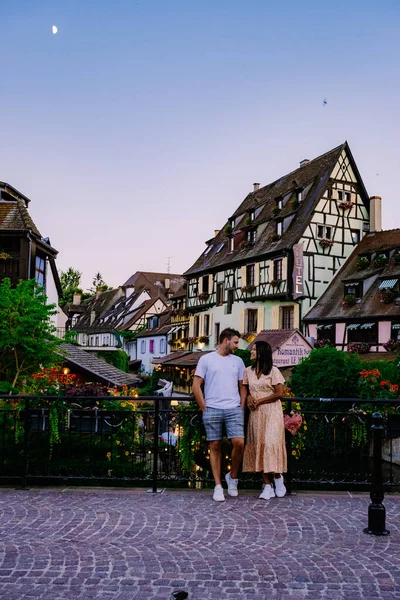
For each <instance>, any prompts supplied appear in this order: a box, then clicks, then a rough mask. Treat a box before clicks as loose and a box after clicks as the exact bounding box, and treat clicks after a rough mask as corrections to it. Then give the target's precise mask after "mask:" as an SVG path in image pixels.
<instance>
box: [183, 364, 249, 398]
mask: <svg viewBox="0 0 400 600" xmlns="http://www.w3.org/2000/svg"><path fill="white" fill-rule="evenodd" d="M244 369H245V366H244V362H243V361H242V359H241V358H239V357H238V356H234V355H233V354H228V355H227V356H221V354H218V352H210V354H206V355H204V356H202V357H201V358H200V360H199V362H198V364H197V368H196V373H195V375H198V376H199V377H202V378H203V379H204V400H205V403H206V405H207V407H208V408H237V407H238V406H240V394H239V386H238V381H241V380H242V379H243V373H244Z"/></svg>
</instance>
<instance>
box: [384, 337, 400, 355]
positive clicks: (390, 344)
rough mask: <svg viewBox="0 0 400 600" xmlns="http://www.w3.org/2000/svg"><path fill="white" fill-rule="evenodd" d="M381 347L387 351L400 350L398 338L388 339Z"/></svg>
mask: <svg viewBox="0 0 400 600" xmlns="http://www.w3.org/2000/svg"><path fill="white" fill-rule="evenodd" d="M383 347H384V348H385V350H386V351H387V352H400V340H394V339H390V340H388V341H387V342H386V344H383Z"/></svg>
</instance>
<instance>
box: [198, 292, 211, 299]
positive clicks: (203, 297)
mask: <svg viewBox="0 0 400 600" xmlns="http://www.w3.org/2000/svg"><path fill="white" fill-rule="evenodd" d="M209 297H210V294H209V293H208V292H201V293H200V294H199V300H208V299H209Z"/></svg>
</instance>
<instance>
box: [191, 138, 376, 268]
mask: <svg viewBox="0 0 400 600" xmlns="http://www.w3.org/2000/svg"><path fill="white" fill-rule="evenodd" d="M343 150H346V153H347V154H348V156H349V160H350V162H351V166H352V168H353V171H354V172H355V174H356V177H357V180H358V183H359V186H360V194H361V197H362V199H363V201H364V202H365V204H368V202H369V198H368V194H367V192H366V190H365V187H364V184H363V182H362V179H361V177H360V174H359V172H358V169H357V165H356V164H355V162H354V159H353V157H352V154H351V152H350V148H349V146H348V144H347V142H345V143H344V144H341V145H340V146H338V147H337V148H334V149H333V150H330V151H329V152H326V153H325V154H323V155H322V156H319V157H318V158H315V159H313V160H311V161H309V162H308V163H307V164H306V165H305V166H303V167H299V168H298V169H296V170H295V171H292V172H290V173H288V174H287V175H284V176H283V177H281V178H280V179H277V180H276V181H274V182H273V183H270V184H269V185H266V186H265V187H262V188H260V189H258V190H256V191H253V192H251V193H250V194H248V195H247V196H246V198H245V199H244V200H243V202H242V203H241V204H240V206H239V207H238V208H237V210H236V211H235V212H234V213H233V215H232V218H234V219H235V227H234V232H233V233H235V232H239V231H244V230H245V229H246V226H247V224H246V219H247V217H248V216H249V214H250V212H251V211H255V215H256V217H255V219H254V220H253V221H252V222H251V224H250V228H254V227H256V226H257V240H256V242H255V244H254V245H252V246H250V247H240V246H239V247H237V248H235V249H234V250H233V251H232V252H230V250H229V237H230V235H228V234H227V232H226V229H225V228H226V226H227V225H229V224H230V223H229V222H227V223H226V224H225V225H224V226H223V227H222V229H221V230H220V231H219V233H218V234H217V235H216V236H215V238H213V239H212V240H211V241H210V242H208V246H207V248H206V249H205V250H204V252H203V253H202V254H201V256H200V257H199V258H198V259H197V261H196V262H195V263H194V265H192V267H190V269H188V270H187V271H186V272H185V273H184V276H185V277H188V276H190V275H194V274H200V273H205V272H210V271H212V270H218V268H220V267H221V266H223V265H228V264H232V263H245V262H248V261H249V260H251V259H254V258H256V257H257V258H260V257H261V256H267V255H269V254H270V255H274V254H279V253H281V252H282V251H284V250H288V249H290V248H292V246H293V245H294V244H296V243H297V242H298V241H299V239H300V238H301V236H302V234H303V233H304V231H305V229H306V227H307V225H308V223H309V219H310V215H311V214H312V212H313V210H314V209H315V207H316V205H317V203H318V201H319V199H320V198H321V196H322V194H323V193H324V191H325V190H326V188H327V186H328V182H329V178H330V175H331V173H332V171H333V168H334V166H335V164H336V162H337V161H338V159H339V156H340V154H341V152H342V151H343ZM296 190H302V191H303V197H302V201H301V203H300V205H299V207H298V208H297V209H296V210H294V209H293V208H292V207H291V204H290V203H289V202H288V203H287V204H286V205H285V207H284V208H283V209H282V211H281V213H280V214H279V219H282V218H284V217H291V216H292V217H293V220H292V222H291V223H290V225H289V227H288V228H287V230H286V231H285V232H284V233H283V235H282V236H281V238H280V239H279V240H277V241H274V240H273V237H274V235H275V233H276V230H275V227H276V219H275V218H274V216H273V212H272V211H273V208H274V207H275V206H276V202H277V200H278V199H279V198H283V197H285V196H287V195H290V194H293V193H294V192H295V191H296Z"/></svg>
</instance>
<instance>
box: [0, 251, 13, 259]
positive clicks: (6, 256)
mask: <svg viewBox="0 0 400 600" xmlns="http://www.w3.org/2000/svg"><path fill="white" fill-rule="evenodd" d="M10 258H11V256H10V255H9V254H8V253H7V252H5V251H4V250H3V251H2V252H0V260H10Z"/></svg>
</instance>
